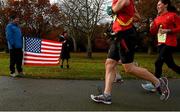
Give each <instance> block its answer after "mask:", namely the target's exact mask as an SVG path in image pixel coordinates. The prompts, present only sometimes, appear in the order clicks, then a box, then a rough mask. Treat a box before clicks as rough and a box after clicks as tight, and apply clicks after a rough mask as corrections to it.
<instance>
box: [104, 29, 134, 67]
mask: <svg viewBox="0 0 180 112" xmlns="http://www.w3.org/2000/svg"><path fill="white" fill-rule="evenodd" d="M117 37H118V38H117V40H113V41H112V42H111V45H110V48H109V51H108V56H107V58H110V59H113V60H116V61H119V60H120V59H121V61H122V63H123V64H127V63H132V62H133V61H134V53H135V45H136V38H137V32H136V30H135V29H134V28H131V29H128V30H126V31H121V32H118V34H117ZM121 39H124V42H125V44H126V46H127V48H128V50H127V49H125V48H124V47H123V46H122V44H120V40H121Z"/></svg>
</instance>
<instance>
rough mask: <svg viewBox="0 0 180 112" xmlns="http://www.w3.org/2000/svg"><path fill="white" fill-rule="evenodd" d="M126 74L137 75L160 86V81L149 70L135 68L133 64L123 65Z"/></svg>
mask: <svg viewBox="0 0 180 112" xmlns="http://www.w3.org/2000/svg"><path fill="white" fill-rule="evenodd" d="M122 65H123V67H124V70H125V72H127V73H129V74H132V75H135V76H137V77H139V78H142V79H144V80H147V81H150V82H152V83H153V84H154V85H158V84H159V80H158V79H157V78H156V77H155V76H154V75H153V74H152V73H151V72H149V71H148V70H147V69H145V68H141V67H138V66H135V65H134V64H133V63H129V64H122Z"/></svg>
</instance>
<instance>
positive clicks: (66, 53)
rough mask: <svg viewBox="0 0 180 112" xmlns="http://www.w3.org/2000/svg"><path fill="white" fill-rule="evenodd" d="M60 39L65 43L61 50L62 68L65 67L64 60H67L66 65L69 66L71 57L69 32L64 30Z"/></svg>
mask: <svg viewBox="0 0 180 112" xmlns="http://www.w3.org/2000/svg"><path fill="white" fill-rule="evenodd" d="M59 41H60V42H62V43H63V45H62V50H61V55H60V57H61V68H63V63H64V60H66V67H67V68H69V58H70V42H69V40H68V35H67V32H66V31H64V32H63V33H62V34H61V35H60V37H59Z"/></svg>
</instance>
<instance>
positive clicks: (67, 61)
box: [66, 58, 69, 68]
mask: <svg viewBox="0 0 180 112" xmlns="http://www.w3.org/2000/svg"><path fill="white" fill-rule="evenodd" d="M66 63H67V65H66V66H67V68H69V60H68V58H67V59H66Z"/></svg>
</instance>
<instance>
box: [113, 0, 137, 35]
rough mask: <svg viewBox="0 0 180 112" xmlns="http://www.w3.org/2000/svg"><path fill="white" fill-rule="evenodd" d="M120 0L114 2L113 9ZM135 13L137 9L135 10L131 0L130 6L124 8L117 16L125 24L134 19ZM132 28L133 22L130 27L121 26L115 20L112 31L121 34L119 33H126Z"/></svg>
mask: <svg viewBox="0 0 180 112" xmlns="http://www.w3.org/2000/svg"><path fill="white" fill-rule="evenodd" d="M117 1H118V0H113V3H112V7H113V6H115V4H116V3H117ZM134 13H135V8H134V1H133V0H130V4H129V5H128V6H126V7H124V8H123V9H122V10H120V11H119V12H118V13H117V14H116V16H117V18H118V19H119V20H121V21H122V22H123V23H128V21H130V19H132V18H133V16H134ZM131 27H132V22H131V23H130V24H128V25H120V23H119V22H118V20H115V21H114V23H113V26H112V30H113V31H114V32H119V31H125V30H127V29H129V28H131Z"/></svg>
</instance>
